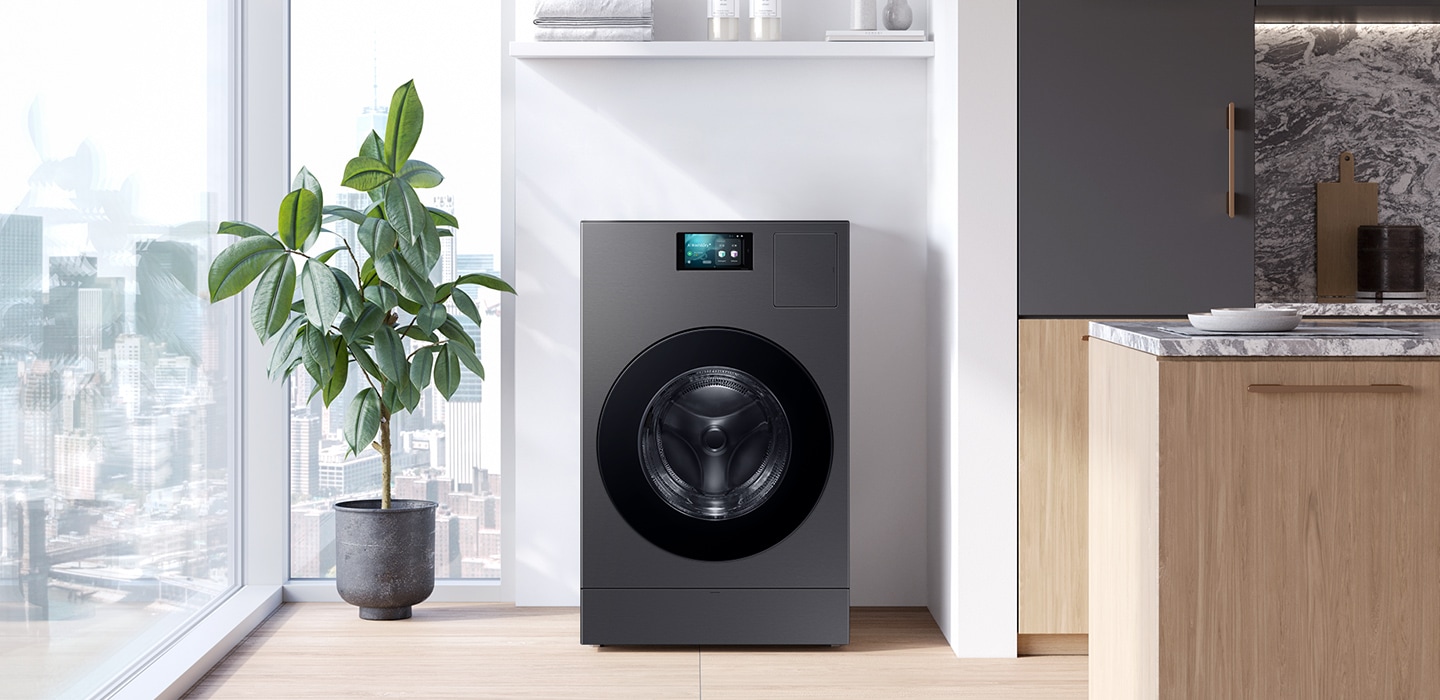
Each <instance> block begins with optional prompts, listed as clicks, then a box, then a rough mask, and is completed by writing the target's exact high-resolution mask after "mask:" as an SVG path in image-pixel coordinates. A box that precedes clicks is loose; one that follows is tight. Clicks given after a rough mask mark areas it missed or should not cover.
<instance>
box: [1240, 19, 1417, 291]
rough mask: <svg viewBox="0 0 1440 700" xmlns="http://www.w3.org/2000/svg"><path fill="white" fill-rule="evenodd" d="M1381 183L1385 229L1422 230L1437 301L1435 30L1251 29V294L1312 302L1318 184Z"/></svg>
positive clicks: (1365, 27)
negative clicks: (1347, 156)
mask: <svg viewBox="0 0 1440 700" xmlns="http://www.w3.org/2000/svg"><path fill="white" fill-rule="evenodd" d="M1342 151H1350V152H1352V153H1354V154H1355V180H1356V181H1357V182H1378V183H1380V223H1382V224H1394V225H1419V226H1423V227H1424V228H1425V254H1426V279H1425V286H1426V290H1427V291H1428V292H1429V298H1430V301H1437V300H1440V25H1380V24H1369V25H1366V24H1360V25H1257V26H1256V27H1255V186H1256V201H1257V207H1256V212H1255V298H1256V299H1257V300H1258V301H1261V302H1304V301H1311V300H1313V298H1314V295H1315V183H1317V182H1333V181H1335V180H1337V179H1338V178H1339V168H1338V165H1337V163H1338V160H1339V155H1340V153H1341V152H1342Z"/></svg>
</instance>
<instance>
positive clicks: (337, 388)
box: [324, 337, 350, 408]
mask: <svg viewBox="0 0 1440 700" xmlns="http://www.w3.org/2000/svg"><path fill="white" fill-rule="evenodd" d="M330 344H331V345H332V346H334V348H335V362H334V365H333V366H334V368H335V369H334V371H333V372H332V373H331V374H330V381H329V382H328V383H327V384H326V385H325V397H324V400H325V406H326V407H327V408H328V407H329V406H330V402H331V401H334V400H335V397H337V396H339V395H340V392H342V391H344V390H345V382H346V381H348V380H349V378H350V377H349V374H350V353H349V352H348V351H347V349H346V346H345V339H344V338H340V337H336V338H333V339H331V341H330Z"/></svg>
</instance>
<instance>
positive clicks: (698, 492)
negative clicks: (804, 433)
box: [640, 367, 791, 520]
mask: <svg viewBox="0 0 1440 700" xmlns="http://www.w3.org/2000/svg"><path fill="white" fill-rule="evenodd" d="M790 442H791V440H790V423H789V421H788V420H786V418H785V410H784V409H783V408H782V407H781V406H780V402H779V401H777V400H776V399H775V395H774V394H772V393H770V389H769V388H767V387H766V386H765V385H764V384H763V383H762V382H761V381H760V380H758V379H756V378H755V377H752V376H750V375H749V374H747V373H745V372H742V371H740V370H738V369H732V368H730V367H701V368H699V369H694V370H691V371H689V372H686V373H684V374H682V375H680V376H678V377H676V378H674V379H672V380H670V382H669V383H667V384H666V385H665V386H664V387H662V388H661V389H660V391H659V392H656V394H655V397H654V398H652V399H651V400H650V405H649V406H647V407H646V409H645V418H644V422H643V424H642V426H641V428H640V463H641V464H642V465H644V467H645V474H646V475H647V476H648V477H649V478H650V487H651V488H653V489H655V493H656V494H658V495H659V496H660V498H661V499H663V500H664V501H665V502H666V503H667V504H669V505H670V507H671V508H674V509H675V510H678V511H680V512H681V513H684V514H685V515H688V516H690V517H692V518H700V519H703V520H725V519H727V518H738V517H740V516H742V515H745V514H746V513H749V512H750V511H752V510H755V509H756V508H758V507H759V506H760V504H762V503H764V502H765V501H766V500H768V499H769V498H770V496H772V495H774V493H775V487H776V486H777V485H779V483H780V479H782V478H783V477H784V476H785V467H786V466H788V465H789V463H790Z"/></svg>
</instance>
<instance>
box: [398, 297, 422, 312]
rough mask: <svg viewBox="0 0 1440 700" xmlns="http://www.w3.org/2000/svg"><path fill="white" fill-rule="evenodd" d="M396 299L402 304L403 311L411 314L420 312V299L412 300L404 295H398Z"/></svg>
mask: <svg viewBox="0 0 1440 700" xmlns="http://www.w3.org/2000/svg"><path fill="white" fill-rule="evenodd" d="M396 299H397V301H396V303H397V304H399V305H400V310H401V311H404V312H405V313H407V314H411V315H414V314H418V313H420V302H418V301H410V300H409V299H406V298H405V297H403V296H402V297H396Z"/></svg>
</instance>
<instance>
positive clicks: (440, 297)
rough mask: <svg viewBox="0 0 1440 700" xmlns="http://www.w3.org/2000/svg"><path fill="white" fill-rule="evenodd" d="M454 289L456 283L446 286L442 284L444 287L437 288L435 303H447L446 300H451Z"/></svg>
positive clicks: (447, 283)
mask: <svg viewBox="0 0 1440 700" xmlns="http://www.w3.org/2000/svg"><path fill="white" fill-rule="evenodd" d="M453 289H455V283H454V282H446V283H445V284H442V285H440V286H438V287H436V288H435V303H436V304H439V303H440V302H443V301H445V300H446V299H449V298H450V292H451V290H453Z"/></svg>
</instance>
